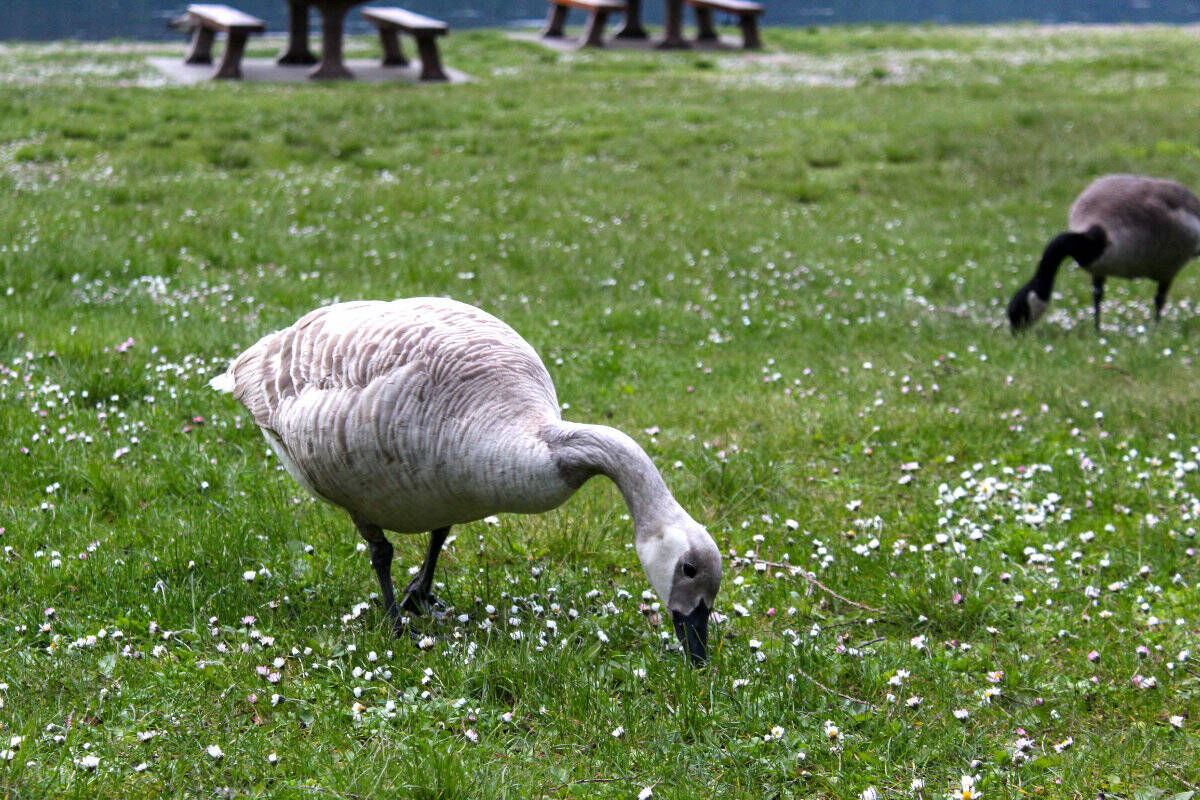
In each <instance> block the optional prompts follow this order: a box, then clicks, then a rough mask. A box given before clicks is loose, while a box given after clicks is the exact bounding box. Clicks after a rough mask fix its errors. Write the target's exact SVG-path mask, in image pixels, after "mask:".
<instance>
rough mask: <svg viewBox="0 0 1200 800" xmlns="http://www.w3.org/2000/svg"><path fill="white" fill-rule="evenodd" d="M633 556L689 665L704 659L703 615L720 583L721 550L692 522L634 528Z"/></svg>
mask: <svg viewBox="0 0 1200 800" xmlns="http://www.w3.org/2000/svg"><path fill="white" fill-rule="evenodd" d="M639 534H640V535H639V536H638V540H637V553H638V558H639V559H641V562H642V568H643V569H644V570H645V571H646V577H647V578H649V579H650V584H651V585H652V586H653V587H654V591H655V592H657V593H658V596H659V598H660V599H661V600H662V603H663V606H664V607H665V608H666V610H667V613H669V614H670V616H671V623H672V625H673V626H674V628H675V635H676V636H678V637H679V643H680V644H681V645H683V650H684V652H685V653H687V655H688V657H689V658H690V659H691V661H692V663H693V664H697V665H699V664H702V663H704V661H705V660H706V659H707V658H708V616H709V614H711V613H712V610H713V603H714V600H715V599H716V596H717V590H718V589H720V587H721V552H720V550H718V549H717V543H716V542H714V541H713V538H712V536H710V535H709V533H708V531H707V530H705V529H704V526H702V525H700V524H699V523H698V522H696V521H694V520H692V519H691V518H690V517H689V518H687V519H686V520H681V521H678V522H673V523H668V524H664V525H656V526H654V527H652V528H650V529H649V530H646V531H644V532H639Z"/></svg>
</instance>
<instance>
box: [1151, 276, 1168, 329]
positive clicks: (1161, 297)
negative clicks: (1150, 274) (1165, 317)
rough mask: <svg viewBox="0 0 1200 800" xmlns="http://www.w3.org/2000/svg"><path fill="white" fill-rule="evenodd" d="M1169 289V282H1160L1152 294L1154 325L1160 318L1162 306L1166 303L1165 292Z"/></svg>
mask: <svg viewBox="0 0 1200 800" xmlns="http://www.w3.org/2000/svg"><path fill="white" fill-rule="evenodd" d="M1170 288H1171V283H1170V281H1160V282H1159V284H1158V291H1157V292H1155V293H1154V324H1155V325H1157V324H1158V320H1159V317H1161V316H1162V310H1163V304H1164V303H1166V302H1167V290H1168V289H1170Z"/></svg>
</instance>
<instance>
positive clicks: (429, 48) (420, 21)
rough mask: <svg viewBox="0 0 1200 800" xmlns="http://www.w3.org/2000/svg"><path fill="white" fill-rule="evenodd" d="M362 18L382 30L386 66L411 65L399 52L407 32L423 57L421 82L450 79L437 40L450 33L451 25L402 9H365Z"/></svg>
mask: <svg viewBox="0 0 1200 800" xmlns="http://www.w3.org/2000/svg"><path fill="white" fill-rule="evenodd" d="M362 15H363V18H364V19H366V20H367V22H370V23H372V24H373V25H375V27H377V28H378V29H379V42H380V44H382V45H383V65H384V66H385V67H397V66H399V67H402V66H405V65H407V64H408V59H407V58H405V57H404V51H403V50H402V49H400V34H401V33H407V34H410V35H411V36H412V37H413V38H414V39H416V40H417V52H419V53H420V54H421V80H423V81H444V80H449V78H448V77H447V76H446V72H445V70H443V69H442V58H441V55H440V54H439V53H438V46H437V37H439V36H445V35H446V32H447V31H449V30H450V26H449V25H447V24H446V23H444V22H442V21H441V20H437V19H432V18H430V17H424V16H421V15H420V14H414V13H413V12H411V11H406V10H405V9H403V8H364V9H363V12H362Z"/></svg>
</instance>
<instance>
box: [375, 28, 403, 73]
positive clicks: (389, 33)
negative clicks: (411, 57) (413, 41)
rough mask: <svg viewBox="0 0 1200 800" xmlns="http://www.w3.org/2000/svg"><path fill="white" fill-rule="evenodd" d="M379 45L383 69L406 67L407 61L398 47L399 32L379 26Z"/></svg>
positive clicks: (401, 49)
mask: <svg viewBox="0 0 1200 800" xmlns="http://www.w3.org/2000/svg"><path fill="white" fill-rule="evenodd" d="M379 44H380V45H382V46H383V65H384V66H385V67H404V66H407V65H408V59H407V58H405V57H404V49H403V48H402V47H401V46H400V31H398V30H397V29H395V28H393V27H390V26H388V25H382V24H381V25H380V26H379Z"/></svg>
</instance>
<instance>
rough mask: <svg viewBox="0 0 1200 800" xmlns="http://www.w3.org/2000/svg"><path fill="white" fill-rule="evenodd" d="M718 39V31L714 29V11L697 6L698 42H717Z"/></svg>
mask: <svg viewBox="0 0 1200 800" xmlns="http://www.w3.org/2000/svg"><path fill="white" fill-rule="evenodd" d="M717 38H718V37H717V29H716V28H715V27H713V13H712V9H711V8H706V7H704V6H696V41H697V42H715V41H717Z"/></svg>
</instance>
